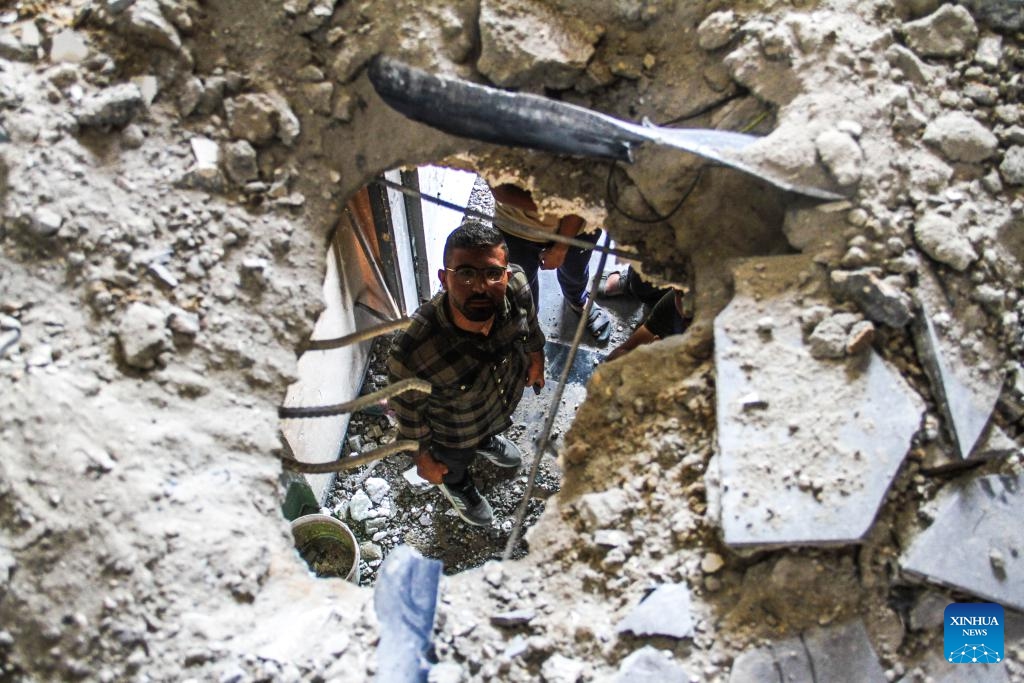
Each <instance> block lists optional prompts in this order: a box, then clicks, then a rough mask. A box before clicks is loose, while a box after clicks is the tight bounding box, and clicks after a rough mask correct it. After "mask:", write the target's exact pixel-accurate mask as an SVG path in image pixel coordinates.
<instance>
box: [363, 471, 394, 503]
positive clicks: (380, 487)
mask: <svg viewBox="0 0 1024 683" xmlns="http://www.w3.org/2000/svg"><path fill="white" fill-rule="evenodd" d="M363 488H364V489H365V490H366V493H367V495H369V496H370V500H372V501H373V503H374V505H380V504H381V503H383V502H384V500H385V499H386V498H387V497H388V494H389V493H391V485H390V484H388V482H387V479H381V478H380V477H370V478H369V479H367V480H366V481H365V482H364V483H363Z"/></svg>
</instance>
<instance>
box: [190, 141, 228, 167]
mask: <svg viewBox="0 0 1024 683" xmlns="http://www.w3.org/2000/svg"><path fill="white" fill-rule="evenodd" d="M189 144H190V145H191V147H192V155H193V156H194V157H195V160H196V166H198V167H200V168H214V169H215V168H217V164H218V163H219V162H220V147H219V146H218V145H217V143H216V142H214V141H213V140H211V139H210V138H207V137H202V136H198V137H194V138H192V139H191V140H189Z"/></svg>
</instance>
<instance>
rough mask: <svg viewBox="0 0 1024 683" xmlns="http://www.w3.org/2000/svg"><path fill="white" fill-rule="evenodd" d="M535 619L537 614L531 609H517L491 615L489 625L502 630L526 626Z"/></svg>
mask: <svg viewBox="0 0 1024 683" xmlns="http://www.w3.org/2000/svg"><path fill="white" fill-rule="evenodd" d="M536 618H537V613H536V612H535V611H533V610H532V609H517V610H512V611H511V612H501V613H499V614H492V615H491V624H493V625H494V626H501V627H504V628H513V627H516V626H526V625H528V624H529V623H530V622H531V621H533V620H534V619H536Z"/></svg>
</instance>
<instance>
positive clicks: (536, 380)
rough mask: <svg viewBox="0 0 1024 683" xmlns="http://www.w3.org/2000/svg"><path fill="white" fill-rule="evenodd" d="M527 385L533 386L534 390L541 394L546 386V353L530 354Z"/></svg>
mask: <svg viewBox="0 0 1024 683" xmlns="http://www.w3.org/2000/svg"><path fill="white" fill-rule="evenodd" d="M526 386H528V387H533V392H534V393H535V394H539V393H540V390H541V389H543V388H544V355H543V354H542V353H536V354H530V365H529V366H528V367H527V368H526Z"/></svg>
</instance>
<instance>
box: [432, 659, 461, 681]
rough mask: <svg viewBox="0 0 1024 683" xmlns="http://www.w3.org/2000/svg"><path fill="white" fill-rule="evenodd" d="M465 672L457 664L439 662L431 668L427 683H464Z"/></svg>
mask: <svg viewBox="0 0 1024 683" xmlns="http://www.w3.org/2000/svg"><path fill="white" fill-rule="evenodd" d="M464 680H466V679H465V671H464V670H463V669H462V667H461V666H459V665H458V664H456V663H455V662H439V663H437V664H435V665H434V666H432V667H430V673H429V674H427V683H462V682H463V681H464Z"/></svg>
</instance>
